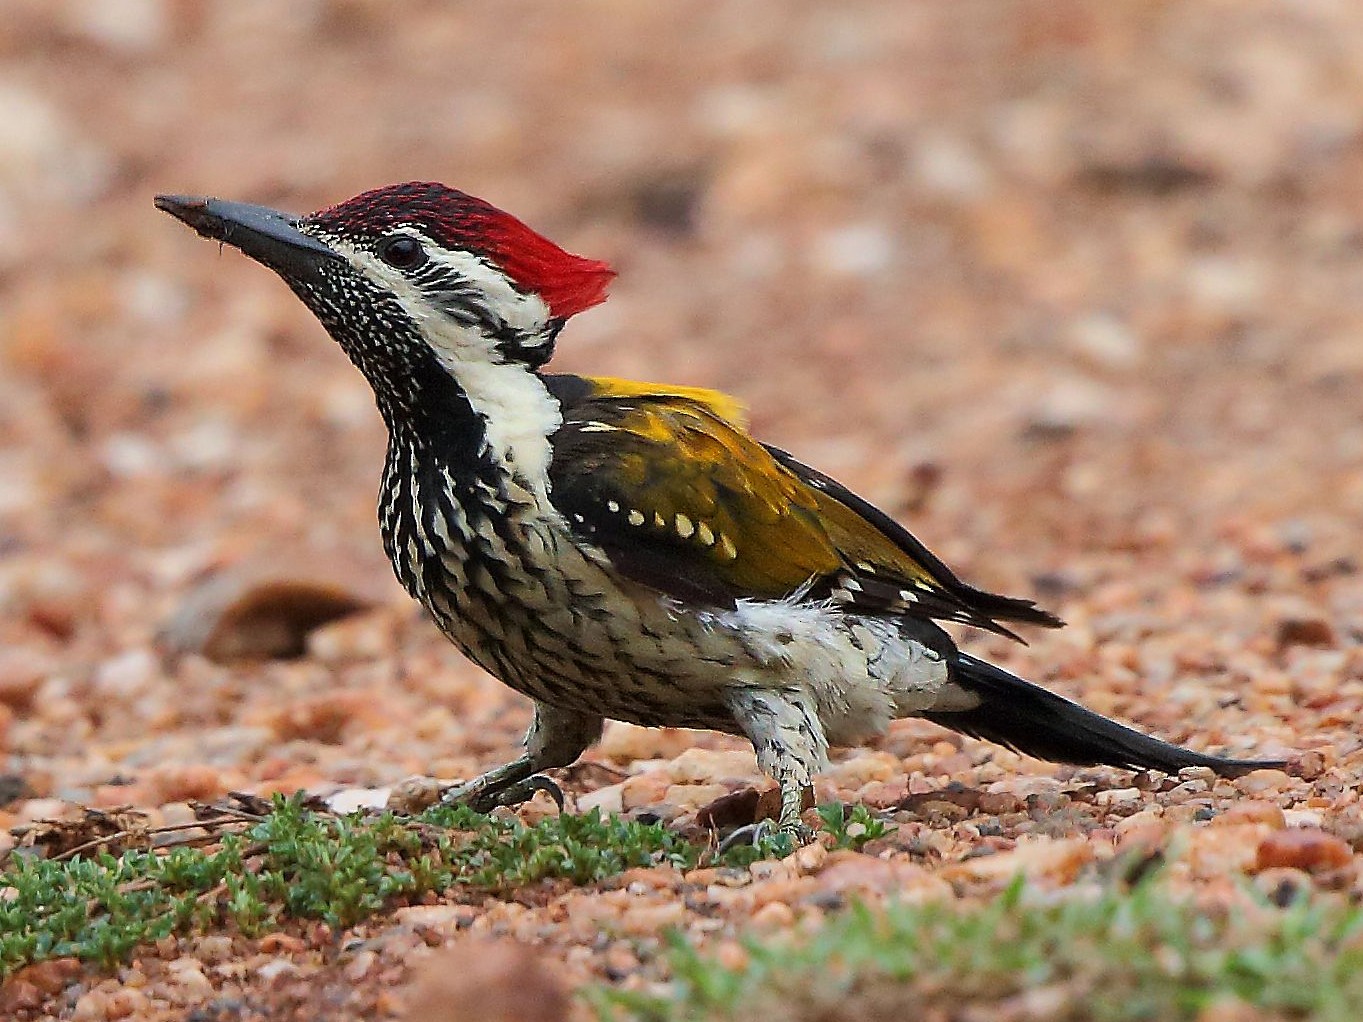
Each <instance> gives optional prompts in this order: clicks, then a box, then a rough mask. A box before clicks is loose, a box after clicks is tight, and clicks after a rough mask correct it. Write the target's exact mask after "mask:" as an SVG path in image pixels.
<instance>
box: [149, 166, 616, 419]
mask: <svg viewBox="0 0 1363 1022" xmlns="http://www.w3.org/2000/svg"><path fill="white" fill-rule="evenodd" d="M156 205H157V206H158V208H160V209H162V210H164V211H165V212H167V213H170V214H171V215H172V216H174V217H176V218H178V219H180V220H182V221H184V222H185V223H186V224H188V225H189V226H190V227H193V228H194V229H195V230H196V231H198V232H199V233H200V234H202V235H204V236H206V237H211V238H215V239H217V240H218V241H221V242H225V243H226V244H229V245H232V246H233V247H235V248H238V249H240V250H241V251H242V252H244V253H245V254H246V255H248V256H250V257H251V258H253V259H255V260H257V261H258V262H260V263H263V264H264V265H266V266H268V267H269V268H270V269H272V270H274V271H275V272H276V273H278V274H279V275H280V276H281V277H282V278H283V279H284V280H285V282H286V283H288V285H289V286H290V287H291V288H292V289H293V291H294V292H295V293H296V294H297V295H298V297H299V298H301V299H302V300H303V302H304V303H305V304H306V305H307V306H308V307H309V308H310V309H311V310H312V311H313V313H314V314H315V315H316V316H317V317H318V319H320V320H321V322H322V324H323V325H324V326H325V327H326V329H327V331H328V332H329V333H330V334H331V335H332V336H333V337H334V338H335V339H336V340H337V341H338V342H339V343H340V344H341V346H342V347H343V348H344V349H345V351H346V353H347V354H348V355H349V356H350V357H351V359H352V361H354V362H355V364H356V365H357V366H359V368H360V369H361V370H362V371H363V372H364V374H365V375H366V376H367V377H368V378H369V381H370V383H371V384H372V385H373V387H374V390H375V392H376V394H377V396H378V398H379V404H380V407H381V408H384V410H385V415H388V416H389V417H390V419H391V416H392V415H393V414H394V412H395V409H396V414H397V415H399V416H400V415H401V414H402V413H403V408H404V406H405V405H407V404H410V403H411V402H413V401H416V400H419V399H420V391H421V390H422V385H421V384H422V378H423V377H424V376H429V374H430V373H431V372H432V371H433V370H435V369H436V368H437V367H438V368H439V369H441V370H443V371H444V372H445V373H446V374H449V375H450V376H451V377H453V378H454V380H455V381H456V382H458V383H461V384H463V383H464V381H465V378H466V377H470V376H472V377H477V376H478V375H479V374H480V373H481V374H483V376H484V378H485V377H486V374H487V373H488V372H492V373H494V374H498V372H497V369H496V367H507V368H508V369H509V368H516V369H518V370H520V371H522V372H524V371H525V370H534V369H537V368H538V367H540V366H541V365H543V364H544V363H545V362H547V361H548V360H549V357H550V356H551V355H552V354H553V349H554V341H555V339H556V337H557V336H558V332H559V330H560V329H561V328H562V326H563V324H564V322H565V321H566V320H567V319H568V318H569V317H570V316H573V315H575V314H576V313H579V312H581V311H583V310H584V309H588V308H590V307H592V306H593V305H596V304H598V303H599V302H602V301H604V300H605V297H606V288H607V285H608V284H609V283H610V281H611V278H612V277H614V275H615V274H614V272H613V271H612V270H611V269H610V267H608V266H607V265H606V264H605V263H603V262H598V261H596V260H594V259H584V258H583V257H581V256H576V255H572V254H571V253H568V252H565V251H564V250H563V249H561V248H559V246H557V245H555V244H554V243H553V242H552V241H549V240H548V239H547V238H545V237H543V236H542V235H540V234H537V233H536V232H535V231H533V230H531V229H530V228H529V227H527V226H526V225H525V224H523V223H522V222H521V221H519V220H517V219H516V218H515V217H513V216H511V215H510V214H507V213H504V212H502V211H501V210H499V209H497V208H496V207H495V206H492V205H490V204H489V203H487V202H484V201H483V200H482V199H478V198H475V197H473V196H471V195H466V194H465V193H463V192H460V191H457V190H455V189H453V188H447V187H445V186H444V185H440V184H432V183H424V182H412V183H408V184H400V185H389V186H387V187H384V188H378V189H375V190H373V191H369V192H365V193H363V194H361V195H357V196H355V197H354V198H353V199H347V200H346V201H345V202H342V203H339V204H337V205H335V206H329V207H327V208H326V209H322V210H319V211H318V212H316V213H311V214H308V215H306V216H302V217H295V216H292V215H290V214H286V213H281V212H279V211H277V210H272V209H268V208H266V207H263V206H251V205H246V204H243V203H235V202H226V201H223V200H220V199H211V198H199V197H190V196H178V195H163V196H158V197H157V200H156ZM498 375H500V374H498Z"/></svg>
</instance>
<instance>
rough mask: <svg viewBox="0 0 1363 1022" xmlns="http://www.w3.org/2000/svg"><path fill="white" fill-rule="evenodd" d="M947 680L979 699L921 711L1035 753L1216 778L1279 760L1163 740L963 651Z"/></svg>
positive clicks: (1278, 763)
mask: <svg viewBox="0 0 1363 1022" xmlns="http://www.w3.org/2000/svg"><path fill="white" fill-rule="evenodd" d="M955 681H956V683H957V684H958V685H959V686H960V687H961V688H962V689H964V690H966V691H967V692H970V693H971V694H973V695H976V696H978V697H979V699H980V703H979V705H978V706H976V707H974V708H973V709H969V710H962V711H959V712H947V711H938V712H928V713H924V714H923V716H924V717H926V718H927V719H928V720H931V721H932V722H933V723H936V724H941V725H942V726H943V727H948V728H951V729H952V730H953V731H960V732H963V733H964V734H968V735H971V736H972V737H975V738H984V739H987V740H989V741H991V742H997V743H999V744H1000V745H1005V746H1007V747H1008V748H1010V749H1013V750H1015V751H1017V752H1021V753H1025V754H1026V755H1028V756H1036V757H1037V758H1038V759H1048V760H1051V761H1052V762H1056V763H1073V764H1075V765H1077V766H1097V765H1099V764H1105V765H1107V766H1116V767H1127V768H1130V769H1141V770H1159V771H1162V772H1164V773H1167V774H1176V773H1178V771H1179V770H1181V769H1182V768H1183V767H1190V766H1200V767H1210V768H1211V769H1212V770H1214V771H1216V773H1218V774H1219V775H1221V776H1223V777H1238V776H1239V775H1241V774H1245V773H1249V772H1250V771H1251V770H1261V769H1265V768H1272V769H1281V768H1282V767H1283V766H1284V764H1283V763H1282V762H1281V761H1277V760H1239V759H1223V758H1222V757H1220V756H1208V755H1205V754H1203V753H1200V752H1193V751H1192V750H1190V749H1183V748H1180V747H1179V746H1177V745H1170V744H1169V743H1168V742H1162V741H1160V740H1159V739H1158V738H1151V737H1150V736H1149V735H1143V734H1141V733H1140V732H1139V731H1134V730H1132V729H1131V728H1129V727H1125V726H1123V725H1121V724H1118V723H1117V722H1116V721H1113V720H1108V719H1107V718H1106V717H1103V716H1100V715H1099V714H1097V713H1094V712H1093V711H1092V710H1086V709H1084V707H1082V706H1080V705H1079V704H1078V703H1074V702H1071V701H1070V700H1068V699H1065V698H1062V697H1061V696H1058V695H1056V694H1055V693H1054V692H1048V691H1046V689H1044V688H1041V687H1039V686H1037V685H1033V684H1032V683H1031V682H1028V681H1023V680H1022V679H1021V678H1018V677H1015V676H1014V675H1012V674H1009V673H1008V672H1007V671H1005V670H1003V669H1002V668H999V667H995V666H994V665H993V664H988V663H985V662H984V661H983V660H977V659H976V658H975V657H972V656H969V655H968V654H965V653H961V654H959V656H958V659H957V660H956V663H955Z"/></svg>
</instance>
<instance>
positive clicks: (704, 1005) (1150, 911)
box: [588, 874, 1363, 1022]
mask: <svg viewBox="0 0 1363 1022" xmlns="http://www.w3.org/2000/svg"><path fill="white" fill-rule="evenodd" d="M1024 894H1025V888H1024V885H1023V882H1022V881H1021V880H1018V881H1016V882H1015V883H1014V884H1013V885H1011V886H1010V887H1009V888H1008V889H1007V890H1006V891H1005V892H1004V893H1003V894H1002V895H1000V896H998V897H996V898H994V899H993V900H991V901H988V902H986V903H984V904H980V905H969V906H962V905H960V904H959V903H955V902H938V903H931V904H925V905H900V906H892V907H890V908H887V909H886V910H884V911H875V910H871V909H868V908H866V907H863V906H853V907H852V908H851V909H849V910H848V911H847V912H844V913H842V914H840V915H838V916H836V917H834V918H833V919H832V920H830V922H828V923H827V924H826V925H825V926H824V927H822V928H821V929H820V930H819V931H818V932H817V933H816V934H814V935H813V936H812V937H808V938H804V939H802V940H799V941H793V940H791V939H789V935H786V936H785V937H781V938H764V939H761V940H756V939H755V940H752V941H750V942H749V943H748V945H747V948H748V956H749V962H748V966H747V967H746V968H745V969H743V970H741V971H735V970H732V969H728V968H725V967H724V966H722V965H721V964H719V963H718V962H717V961H715V960H712V959H710V958H708V957H707V956H705V955H704V954H701V953H698V952H697V951H696V950H695V949H693V948H692V947H690V946H689V945H688V944H687V943H686V942H685V941H684V940H682V939H680V938H677V939H674V940H673V941H672V943H671V946H670V949H669V951H668V961H669V964H670V967H671V970H672V973H673V976H674V980H673V984H672V991H671V992H670V994H668V995H665V996H660V995H656V994H645V993H640V992H629V991H618V990H611V989H605V988H594V989H593V990H591V991H590V992H589V994H588V997H589V1000H591V1001H592V1002H593V1003H594V1005H595V1006H596V1008H597V1011H598V1013H599V1016H600V1018H602V1019H603V1020H606V1019H611V1020H619V1019H638V1020H643V1022H699V1020H716V1022H717V1020H722V1019H737V1018H780V1019H781V1020H782V1022H816V1020H818V1022H827V1020H831V1019H848V1020H851V1019H858V1018H867V1017H874V1018H924V1017H941V1018H956V1017H964V1016H963V1015H962V1014H961V1013H962V1011H963V1010H965V1009H967V1008H969V1009H972V1013H971V1017H972V1018H973V1017H975V1015H979V1017H981V1018H986V1017H991V1016H992V1015H995V1014H997V1015H1000V1016H1003V1015H1006V1016H1007V1017H1010V1018H1011V1017H1014V1016H1015V1015H1016V1016H1017V1017H1021V1015H1018V1011H1019V1010H1021V1009H1020V1008H1019V1005H1023V1004H1027V1003H1031V1004H1033V1007H1032V1008H1028V1009H1027V1017H1029V1018H1030V1017H1032V1016H1033V1015H1037V1017H1041V1016H1040V1015H1039V1014H1038V1013H1039V1012H1044V1013H1045V1014H1046V1016H1048V1017H1052V1018H1057V1019H1072V1020H1075V1022H1151V1020H1156V1019H1157V1020H1160V1022H1193V1020H1196V1019H1200V1018H1205V1017H1206V1015H1205V1012H1207V1011H1208V1009H1209V1007H1210V1006H1212V1005H1216V1004H1225V1005H1227V1007H1228V1008H1229V1007H1231V1006H1233V1005H1235V1004H1240V1003H1243V1004H1246V1005H1251V1006H1253V1007H1255V1008H1258V1009H1261V1010H1262V1011H1263V1012H1265V1013H1266V1014H1265V1015H1264V1017H1265V1018H1274V1019H1286V1018H1292V1019H1310V1020H1313V1022H1354V1020H1356V1019H1358V1018H1363V909H1360V908H1359V907H1357V906H1353V905H1350V904H1348V903H1347V902H1346V901H1344V900H1343V899H1327V898H1310V897H1307V898H1302V899H1300V900H1298V901H1297V902H1294V903H1293V904H1291V905H1289V906H1287V907H1286V908H1279V907H1277V906H1274V905H1272V904H1269V903H1268V902H1266V901H1253V900H1250V899H1245V900H1246V901H1249V903H1248V904H1244V903H1241V904H1239V905H1238V906H1237V907H1236V908H1234V909H1226V910H1223V911H1219V912H1208V911H1206V910H1205V909H1204V908H1203V907H1201V906H1200V905H1199V904H1198V903H1197V902H1195V901H1194V900H1192V899H1190V898H1187V897H1180V896H1175V895H1174V894H1172V893H1171V892H1169V891H1168V889H1167V887H1166V885H1165V881H1164V879H1163V878H1162V877H1160V876H1159V875H1158V874H1156V875H1155V876H1154V877H1152V878H1150V879H1147V880H1143V881H1141V882H1140V883H1139V884H1138V885H1137V886H1136V887H1134V888H1130V889H1128V888H1125V887H1121V886H1113V887H1110V888H1107V889H1105V890H1103V891H1102V892H1101V893H1100V894H1099V895H1098V896H1096V897H1094V896H1093V895H1092V892H1091V891H1089V892H1085V893H1084V894H1082V895H1073V896H1069V897H1060V898H1057V897H1055V896H1047V897H1045V898H1044V899H1031V898H1027V897H1024ZM1024 997H1027V998H1029V1000H1028V1001H1023V1000H1020V998H1024ZM1043 1006H1044V1007H1043ZM1231 1013H1232V1014H1234V1012H1231ZM1236 1017H1239V1015H1238V1014H1237V1015H1236ZM1256 1017H1258V1016H1256Z"/></svg>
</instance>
